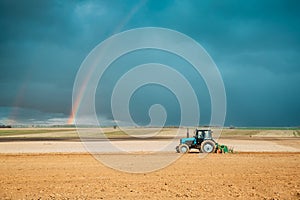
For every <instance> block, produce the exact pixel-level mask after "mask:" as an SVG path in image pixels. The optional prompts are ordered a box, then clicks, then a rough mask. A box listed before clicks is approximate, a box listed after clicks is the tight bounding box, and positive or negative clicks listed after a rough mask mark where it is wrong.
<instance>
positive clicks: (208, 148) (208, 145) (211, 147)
mask: <svg viewBox="0 0 300 200" xmlns="http://www.w3.org/2000/svg"><path fill="white" fill-rule="evenodd" d="M201 151H202V152H203V153H213V152H215V151H216V144H215V143H214V142H213V141H211V140H205V141H203V142H202V144H201Z"/></svg>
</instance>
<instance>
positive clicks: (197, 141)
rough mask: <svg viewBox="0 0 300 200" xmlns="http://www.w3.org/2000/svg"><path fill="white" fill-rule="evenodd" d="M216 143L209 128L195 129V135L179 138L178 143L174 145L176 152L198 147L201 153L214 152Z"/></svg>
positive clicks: (216, 146) (184, 151) (186, 151)
mask: <svg viewBox="0 0 300 200" xmlns="http://www.w3.org/2000/svg"><path fill="white" fill-rule="evenodd" d="M217 148H218V144H217V143H216V142H215V141H214V139H213V138H212V131H211V130H210V129H196V130H195V135H194V136H193V137H189V131H187V137H186V138H182V139H180V144H179V145H178V146H177V147H176V151H177V153H188V152H189V151H190V149H199V150H200V152H203V153H215V152H216V150H217Z"/></svg>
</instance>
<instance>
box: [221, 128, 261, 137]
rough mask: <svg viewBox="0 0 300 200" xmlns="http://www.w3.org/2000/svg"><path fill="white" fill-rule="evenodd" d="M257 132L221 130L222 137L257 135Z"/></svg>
mask: <svg viewBox="0 0 300 200" xmlns="http://www.w3.org/2000/svg"><path fill="white" fill-rule="evenodd" d="M259 133H260V131H259V130H251V129H228V130H223V132H222V135H223V136H224V135H233V136H235V135H247V136H248V135H257V134H259Z"/></svg>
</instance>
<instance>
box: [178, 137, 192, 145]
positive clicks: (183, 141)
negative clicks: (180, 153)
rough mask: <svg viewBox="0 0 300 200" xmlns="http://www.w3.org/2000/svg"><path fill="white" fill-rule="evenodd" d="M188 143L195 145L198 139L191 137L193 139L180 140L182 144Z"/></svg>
mask: <svg viewBox="0 0 300 200" xmlns="http://www.w3.org/2000/svg"><path fill="white" fill-rule="evenodd" d="M188 141H190V142H193V143H194V141H196V139H195V138H194V137H191V138H182V139H180V144H185V143H186V142H188Z"/></svg>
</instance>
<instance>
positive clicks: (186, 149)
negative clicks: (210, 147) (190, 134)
mask: <svg viewBox="0 0 300 200" xmlns="http://www.w3.org/2000/svg"><path fill="white" fill-rule="evenodd" d="M178 150H179V152H180V153H188V152H189V150H190V148H189V146H188V145H186V144H181V145H179V147H178Z"/></svg>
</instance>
